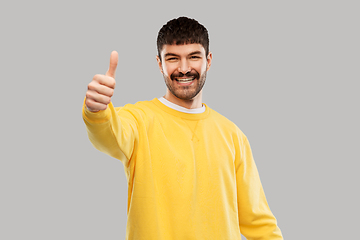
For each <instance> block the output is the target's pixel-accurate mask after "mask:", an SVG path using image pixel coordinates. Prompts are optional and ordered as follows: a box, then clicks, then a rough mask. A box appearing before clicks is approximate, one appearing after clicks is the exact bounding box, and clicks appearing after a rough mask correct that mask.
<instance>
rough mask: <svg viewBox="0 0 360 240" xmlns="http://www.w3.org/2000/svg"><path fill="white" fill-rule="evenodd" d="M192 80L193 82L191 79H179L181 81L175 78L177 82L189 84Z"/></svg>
mask: <svg viewBox="0 0 360 240" xmlns="http://www.w3.org/2000/svg"><path fill="white" fill-rule="evenodd" d="M192 80H194V78H193V77H192V78H181V79H179V78H177V79H176V81H178V82H190V81H192Z"/></svg>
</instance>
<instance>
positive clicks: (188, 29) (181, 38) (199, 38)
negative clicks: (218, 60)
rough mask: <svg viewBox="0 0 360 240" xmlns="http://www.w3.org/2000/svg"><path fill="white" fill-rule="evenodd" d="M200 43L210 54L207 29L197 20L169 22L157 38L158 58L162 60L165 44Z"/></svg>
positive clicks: (187, 19) (181, 18) (177, 19)
mask: <svg viewBox="0 0 360 240" xmlns="http://www.w3.org/2000/svg"><path fill="white" fill-rule="evenodd" d="M190 43H199V44H201V45H202V46H203V48H204V49H205V54H206V56H207V55H208V54H209V35H208V31H207V29H206V28H205V27H204V26H203V25H201V24H200V23H199V22H198V21H196V20H195V19H191V18H187V17H179V18H176V19H173V20H170V21H168V22H167V23H166V24H165V25H164V26H163V27H162V28H161V29H160V31H159V34H158V37H157V50H158V56H159V58H160V60H161V51H162V49H163V47H164V45H165V44H167V45H183V44H190Z"/></svg>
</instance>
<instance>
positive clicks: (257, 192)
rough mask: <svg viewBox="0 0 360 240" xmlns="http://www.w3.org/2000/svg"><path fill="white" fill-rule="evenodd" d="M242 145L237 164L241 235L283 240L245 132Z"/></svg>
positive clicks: (241, 136) (264, 239)
mask: <svg viewBox="0 0 360 240" xmlns="http://www.w3.org/2000/svg"><path fill="white" fill-rule="evenodd" d="M239 142H240V144H239V145H240V146H239V149H238V150H239V151H238V154H237V156H236V162H235V163H236V180H237V195H238V210H239V224H240V231H241V234H243V235H244V236H245V237H246V238H247V239H249V240H252V239H256V240H282V239H283V237H282V234H281V231H280V229H279V227H278V226H277V221H276V219H275V217H274V215H273V214H272V212H271V211H270V208H269V206H268V203H267V201H266V198H265V194H264V190H263V187H262V184H261V182H260V177H259V173H258V170H257V168H256V165H255V162H254V159H253V156H252V152H251V148H250V144H249V142H248V139H247V138H246V136H245V135H243V134H242V133H241V135H240V136H239Z"/></svg>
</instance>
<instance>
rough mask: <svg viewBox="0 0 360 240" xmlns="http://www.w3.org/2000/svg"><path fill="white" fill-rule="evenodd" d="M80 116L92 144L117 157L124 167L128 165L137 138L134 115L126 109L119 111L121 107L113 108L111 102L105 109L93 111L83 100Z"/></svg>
mask: <svg viewBox="0 0 360 240" xmlns="http://www.w3.org/2000/svg"><path fill="white" fill-rule="evenodd" d="M82 116H83V120H84V122H85V125H86V130H87V133H88V137H89V140H90V142H91V143H92V144H93V146H94V147H95V148H96V149H98V150H99V151H101V152H104V153H106V154H108V155H110V156H111V157H114V158H116V159H119V160H120V161H121V162H122V163H123V164H124V166H125V167H128V165H129V160H130V158H131V155H132V153H133V151H134V145H135V143H136V139H138V131H137V124H136V119H135V118H134V116H133V115H132V114H131V113H130V112H128V111H121V108H116V109H115V108H114V106H113V104H112V103H110V104H109V105H108V107H107V109H106V110H104V111H99V112H95V113H94V112H91V111H89V110H88V109H87V108H86V106H85V102H84V104H83V109H82Z"/></svg>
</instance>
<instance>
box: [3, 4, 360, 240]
mask: <svg viewBox="0 0 360 240" xmlns="http://www.w3.org/2000/svg"><path fill="white" fill-rule="evenodd" d="M124 2H125V1H124ZM210 2H211V1H201V2H200V1H177V2H175V1H174V2H172V1H143V2H138V1H132V2H131V3H130V2H129V1H126V3H121V1H102V2H101V3H95V2H87V1H58V2H56V3H53V2H51V1H16V2H11V3H10V1H8V2H4V1H3V2H2V3H1V7H0V13H1V14H0V20H1V21H0V24H1V45H0V48H1V55H0V58H1V64H0V67H1V94H0V98H1V99H0V100H1V109H0V110H1V120H0V121H1V125H0V126H1V152H0V157H1V166H0V187H1V197H0V201H1V202H0V226H1V230H0V239H4V240H12V239H38V240H48V239H108V240H110V239H124V237H125V227H126V208H127V184H126V178H125V173H124V168H123V165H122V164H121V162H120V161H118V160H116V159H113V158H111V157H108V156H107V155H105V154H103V153H101V152H99V151H97V150H95V149H94V148H93V147H92V145H91V144H90V142H89V140H88V138H87V134H86V131H85V126H84V123H83V121H82V117H81V107H82V103H83V99H84V95H85V92H86V87H87V84H88V83H89V82H90V81H91V79H92V77H93V75H95V74H97V73H105V72H106V70H107V67H108V62H109V56H110V53H111V51H112V50H117V51H118V52H119V57H120V59H119V65H118V70H117V88H116V91H115V95H114V97H113V102H114V105H115V106H121V105H124V104H126V103H135V102H136V101H140V100H150V99H153V98H154V97H161V96H162V95H163V94H164V93H165V84H164V83H163V79H162V76H161V74H160V72H159V70H158V68H157V63H156V61H155V55H156V36H157V32H158V30H159V29H160V27H161V26H162V25H163V24H165V23H166V22H167V21H168V20H170V19H172V18H175V17H178V16H182V15H185V16H189V17H192V18H196V19H197V20H198V21H199V22H200V23H203V24H204V25H205V26H206V27H207V28H208V30H209V33H210V50H211V51H212V52H213V63H212V68H211V70H210V71H209V73H208V79H207V83H206V84H205V89H204V102H205V103H207V104H208V105H209V106H210V107H212V108H213V109H215V110H217V111H218V112H220V113H221V114H223V115H225V116H226V117H228V118H229V119H231V120H232V121H233V122H235V123H236V124H237V125H238V126H239V127H240V129H242V131H243V132H244V133H245V134H246V135H247V136H248V138H249V140H250V143H251V146H252V150H253V154H254V157H255V161H256V163H257V166H258V169H259V172H260V177H261V180H262V183H263V186H264V189H265V193H266V196H267V199H268V202H269V205H270V208H271V210H272V211H273V213H274V214H275V216H276V217H277V220H278V224H279V226H280V228H281V230H282V232H283V234H284V237H285V239H289V240H302V239H356V238H357V237H356V236H358V225H359V223H360V222H359V218H358V216H359V214H360V213H359V201H360V199H359V196H358V193H357V192H358V189H359V186H358V185H359V180H360V179H359V175H358V166H359V163H358V162H359V160H360V157H359V143H360V142H359V133H360V131H359V130H360V129H359V122H360V118H359V100H360V99H359V80H360V76H359V63H360V59H359V56H360V48H359V42H360V34H359V22H360V17H359V6H360V4H359V3H358V1H346V0H342V1H332V0H330V1H318V0H312V1H246V2H244V1H237V2H236V3H235V1H233V2H231V1H214V3H210Z"/></svg>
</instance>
